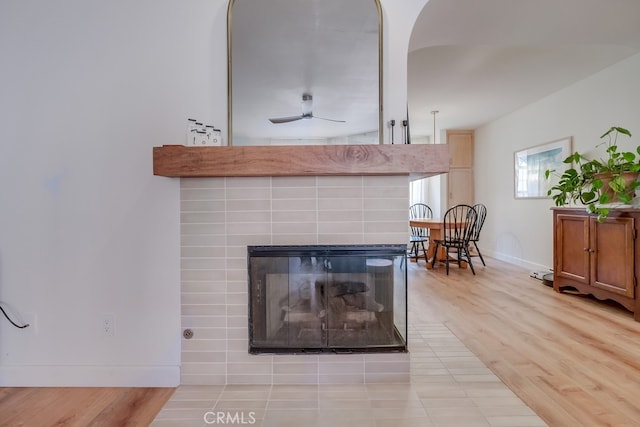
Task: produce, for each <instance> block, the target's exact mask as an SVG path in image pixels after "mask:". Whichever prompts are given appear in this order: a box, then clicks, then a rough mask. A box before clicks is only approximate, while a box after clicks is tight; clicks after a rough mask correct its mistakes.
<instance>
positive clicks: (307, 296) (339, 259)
mask: <svg viewBox="0 0 640 427" xmlns="http://www.w3.org/2000/svg"><path fill="white" fill-rule="evenodd" d="M247 250H248V257H247V259H248V264H249V265H248V273H249V352H250V353H253V354H258V353H289V354H291V353H323V352H335V353H350V352H353V353H356V352H406V351H407V269H406V265H407V264H406V245H329V246H326V245H318V246H248V248H247Z"/></svg>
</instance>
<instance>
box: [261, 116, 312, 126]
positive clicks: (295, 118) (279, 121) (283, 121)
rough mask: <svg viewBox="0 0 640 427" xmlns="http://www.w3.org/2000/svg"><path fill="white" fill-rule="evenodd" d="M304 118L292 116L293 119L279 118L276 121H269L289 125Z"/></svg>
mask: <svg viewBox="0 0 640 427" xmlns="http://www.w3.org/2000/svg"><path fill="white" fill-rule="evenodd" d="M303 118H304V116H291V117H277V118H275V119H269V121H270V122H271V123H275V124H279V123H289V122H295V121H296V120H300V119H303Z"/></svg>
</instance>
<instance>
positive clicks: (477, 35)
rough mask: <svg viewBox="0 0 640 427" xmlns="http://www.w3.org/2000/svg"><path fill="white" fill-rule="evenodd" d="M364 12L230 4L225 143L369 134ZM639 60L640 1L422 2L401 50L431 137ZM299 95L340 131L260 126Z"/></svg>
mask: <svg viewBox="0 0 640 427" xmlns="http://www.w3.org/2000/svg"><path fill="white" fill-rule="evenodd" d="M363 2H364V3H363ZM303 5H304V7H303ZM373 5H375V3H373V1H372V0H350V1H348V2H345V1H344V0H310V1H309V2H301V1H300V0H268V1H267V0H260V1H253V0H251V1H247V0H235V6H234V8H233V18H234V19H233V25H232V28H233V38H232V44H233V46H234V51H233V56H232V64H233V90H232V100H233V101H232V103H233V109H232V114H233V127H232V129H233V134H234V144H236V141H238V140H239V139H240V138H239V136H240V135H239V132H241V133H243V134H244V135H243V137H246V138H250V137H251V138H289V139H296V138H298V137H299V136H300V135H302V134H304V136H310V137H316V138H325V137H327V136H331V135H345V134H346V135H353V134H356V133H361V132H367V131H369V130H371V129H377V127H378V111H377V106H378V92H377V67H376V65H377V60H378V57H377V34H376V27H377V17H376V15H377V10H376V8H375V7H374V6H373ZM364 6H366V7H364ZM243 10H246V12H244V13H243V12H242V11H243ZM364 10H367V12H366V13H364V12H363V11H364ZM241 14H242V15H243V16H245V17H246V18H245V19H242V20H241V19H236V18H237V17H239V16H241ZM320 22H323V23H322V24H320ZM326 22H331V23H332V24H331V25H327V24H326ZM265 24H266V25H265ZM383 30H384V29H383ZM387 36H388V35H387ZM323 40H326V41H323ZM364 43H366V46H368V47H367V48H366V49H365V48H364V46H365V44H364ZM371 46H373V50H371V49H372V48H371ZM343 47H344V50H342V52H341V53H340V52H339V50H340V49H342V48H343ZM365 52H370V53H369V54H367V55H365ZM638 52H640V0H481V1H480V0H429V2H428V3H427V4H426V6H425V7H424V9H423V10H422V12H421V13H420V15H419V16H418V18H417V20H416V23H415V26H414V29H413V32H412V34H411V40H410V43H409V55H408V91H407V92H408V104H409V111H410V127H411V134H412V136H421V135H431V134H432V133H433V115H432V114H431V111H433V110H438V111H439V113H438V114H437V116H436V121H437V128H438V129H475V128H477V127H479V126H481V125H483V124H485V123H488V122H490V121H493V120H495V119H497V118H499V117H501V116H503V115H505V114H508V113H510V112H512V111H514V110H516V109H518V108H520V107H522V106H525V105H527V104H530V103H531V102H535V101H537V100H539V99H541V98H544V97H545V96H547V95H550V94H552V93H554V92H556V91H558V90H560V89H562V88H564V87H567V86H569V85H571V84H573V83H575V82H577V81H579V80H582V79H584V78H586V77H588V76H590V75H592V74H594V73H597V72H598V71H600V70H603V69H604V68H607V67H609V66H611V65H613V64H615V63H616V62H619V61H621V60H623V59H625V58H627V57H629V56H632V55H634V54H637V53H638ZM336 82H341V83H336ZM303 93H311V94H312V95H313V111H314V115H316V116H319V117H326V118H332V119H340V120H346V122H347V123H346V124H342V123H334V122H327V121H322V120H300V121H296V122H292V123H288V124H284V125H282V124H281V125H273V124H272V123H270V122H269V120H268V118H271V117H281V116H285V117H286V116H292V115H298V114H300V109H301V100H302V99H301V98H302V94H303ZM397 119H401V118H397ZM352 126H353V129H352V128H351V127H352ZM236 137H238V138H236ZM376 141H377V139H376V138H375V137H374V139H373V143H375V142H376ZM258 143H260V142H258Z"/></svg>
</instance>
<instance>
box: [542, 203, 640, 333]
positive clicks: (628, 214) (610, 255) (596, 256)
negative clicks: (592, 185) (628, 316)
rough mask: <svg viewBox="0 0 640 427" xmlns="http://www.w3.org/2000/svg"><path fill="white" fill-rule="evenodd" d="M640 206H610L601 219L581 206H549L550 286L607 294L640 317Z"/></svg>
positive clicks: (557, 288)
mask: <svg viewBox="0 0 640 427" xmlns="http://www.w3.org/2000/svg"><path fill="white" fill-rule="evenodd" d="M639 230H640V209H615V210H613V209H612V210H611V212H610V214H609V216H608V217H607V218H606V219H605V220H604V222H602V223H600V222H598V220H597V218H596V215H592V214H588V213H587V212H586V211H585V209H584V208H553V270H554V278H553V289H554V290H555V291H557V292H562V291H563V290H566V289H575V290H577V291H578V292H580V293H583V294H591V295H593V296H595V297H596V298H598V299H600V300H605V299H610V300H613V301H616V302H618V303H620V304H621V305H622V306H624V307H625V308H626V309H627V310H629V311H631V312H633V313H634V319H635V320H636V321H640V292H638V290H637V277H640V260H639V261H636V257H637V256H640V240H639V239H638V238H637V237H638V232H639Z"/></svg>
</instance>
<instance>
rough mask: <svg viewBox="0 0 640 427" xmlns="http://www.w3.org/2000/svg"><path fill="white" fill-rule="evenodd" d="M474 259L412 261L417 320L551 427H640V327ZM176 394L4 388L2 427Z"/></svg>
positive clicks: (140, 416) (103, 415) (129, 413)
mask: <svg viewBox="0 0 640 427" xmlns="http://www.w3.org/2000/svg"><path fill="white" fill-rule="evenodd" d="M476 260H477V258H476V259H474V261H475V262H474V265H476V266H477V268H476V271H477V275H476V276H473V275H472V274H471V271H469V270H458V269H457V268H456V267H452V269H451V272H450V274H449V276H446V275H445V272H444V268H436V269H435V270H429V271H428V270H426V269H425V268H424V262H422V261H421V262H419V263H418V264H415V263H409V288H410V289H409V306H410V318H409V320H410V322H411V320H412V319H415V320H416V321H420V322H426V323H431V322H437V323H443V324H445V325H446V326H447V327H448V328H449V329H450V330H451V331H452V332H453V333H454V334H455V335H456V336H457V337H458V338H459V339H460V340H461V341H462V342H463V343H464V344H465V345H466V346H467V347H468V348H469V349H470V350H471V351H473V352H474V353H475V354H476V355H477V356H478V358H479V359H480V360H482V361H483V362H484V363H485V364H486V365H487V366H488V367H489V368H490V369H491V370H492V371H493V372H494V373H495V374H496V375H497V376H499V377H500V379H502V381H503V382H504V383H506V384H507V385H508V386H509V387H510V388H511V389H512V390H513V391H514V392H515V393H516V394H517V395H518V396H519V397H520V398H521V399H522V400H523V401H524V402H525V403H526V404H527V405H529V406H530V407H531V408H532V409H533V410H534V411H535V412H536V413H537V414H538V415H539V416H540V417H541V418H542V419H544V420H545V421H546V422H547V423H548V424H549V425H550V426H562V427H566V426H569V427H572V426H615V427H619V426H640V322H634V321H633V316H632V315H631V313H629V312H627V311H625V310H624V309H621V308H619V307H618V306H616V305H614V304H607V303H603V302H600V301H596V300H593V299H591V298H588V297H582V296H575V295H569V294H558V293H556V292H554V291H553V290H552V289H551V288H548V287H546V286H543V285H542V284H541V282H540V281H538V280H535V279H531V278H529V277H528V272H527V271H526V270H524V269H521V268H519V267H516V266H513V265H510V264H507V263H503V262H500V261H497V260H494V259H488V263H489V266H488V267H486V268H482V266H481V264H480V263H479V260H477V261H476ZM409 346H411V343H409ZM172 393H173V389H145V388H133V389H132V388H90V389H87V388H0V425H1V426H19V425H25V426H49V425H60V426H89V425H96V426H125V425H130V426H146V425H148V424H149V423H150V422H151V421H152V420H153V418H154V417H155V414H156V413H157V412H158V411H159V410H160V408H161V407H162V406H163V404H164V403H165V402H166V401H167V400H168V398H169V397H170V395H171V394H172Z"/></svg>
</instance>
